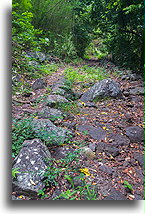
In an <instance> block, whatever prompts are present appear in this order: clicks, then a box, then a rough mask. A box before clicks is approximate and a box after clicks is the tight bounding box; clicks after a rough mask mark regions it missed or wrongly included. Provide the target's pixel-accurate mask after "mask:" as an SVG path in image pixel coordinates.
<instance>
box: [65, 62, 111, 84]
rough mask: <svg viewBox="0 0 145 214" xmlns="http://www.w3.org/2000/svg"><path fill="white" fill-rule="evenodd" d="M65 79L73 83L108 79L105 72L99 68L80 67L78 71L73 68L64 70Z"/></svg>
mask: <svg viewBox="0 0 145 214" xmlns="http://www.w3.org/2000/svg"><path fill="white" fill-rule="evenodd" d="M65 77H66V78H67V79H68V80H70V81H71V82H73V83H76V82H96V81H100V80H103V79H106V78H108V77H109V75H108V74H107V72H106V70H104V69H102V68H100V67H89V66H87V65H84V66H81V67H79V68H78V69H74V68H73V67H70V68H67V69H66V70H65Z"/></svg>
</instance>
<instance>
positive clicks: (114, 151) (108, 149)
mask: <svg viewBox="0 0 145 214" xmlns="http://www.w3.org/2000/svg"><path fill="white" fill-rule="evenodd" d="M104 151H105V152H106V154H107V155H110V154H111V155H112V156H113V157H116V156H117V155H119V153H120V149H118V148H116V147H112V146H111V145H108V146H106V147H105V150H104Z"/></svg>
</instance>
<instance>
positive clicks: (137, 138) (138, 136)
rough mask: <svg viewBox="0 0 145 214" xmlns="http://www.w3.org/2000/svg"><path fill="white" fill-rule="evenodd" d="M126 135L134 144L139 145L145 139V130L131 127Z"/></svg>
mask: <svg viewBox="0 0 145 214" xmlns="http://www.w3.org/2000/svg"><path fill="white" fill-rule="evenodd" d="M125 130H126V135H127V137H129V139H130V141H131V142H132V143H139V142H142V141H143V139H144V131H143V128H140V127H138V126H130V127H127V128H126V129H125Z"/></svg>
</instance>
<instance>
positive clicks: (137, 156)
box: [134, 152, 144, 167]
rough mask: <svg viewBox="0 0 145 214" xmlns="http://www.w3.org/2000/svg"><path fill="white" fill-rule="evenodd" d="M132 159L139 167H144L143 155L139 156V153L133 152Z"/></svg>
mask: <svg viewBox="0 0 145 214" xmlns="http://www.w3.org/2000/svg"><path fill="white" fill-rule="evenodd" d="M134 159H136V160H137V161H138V162H139V164H140V166H141V167H143V166H144V155H143V154H140V153H139V152H135V153H134Z"/></svg>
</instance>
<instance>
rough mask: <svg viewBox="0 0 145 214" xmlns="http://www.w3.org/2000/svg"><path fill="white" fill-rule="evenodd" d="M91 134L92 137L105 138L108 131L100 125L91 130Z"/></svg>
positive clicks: (96, 138)
mask: <svg viewBox="0 0 145 214" xmlns="http://www.w3.org/2000/svg"><path fill="white" fill-rule="evenodd" d="M89 135H90V136H91V138H93V139H95V140H98V141H99V140H105V138H106V136H107V132H106V131H105V130H103V129H102V128H100V127H98V128H94V129H91V130H90V131H89Z"/></svg>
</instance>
